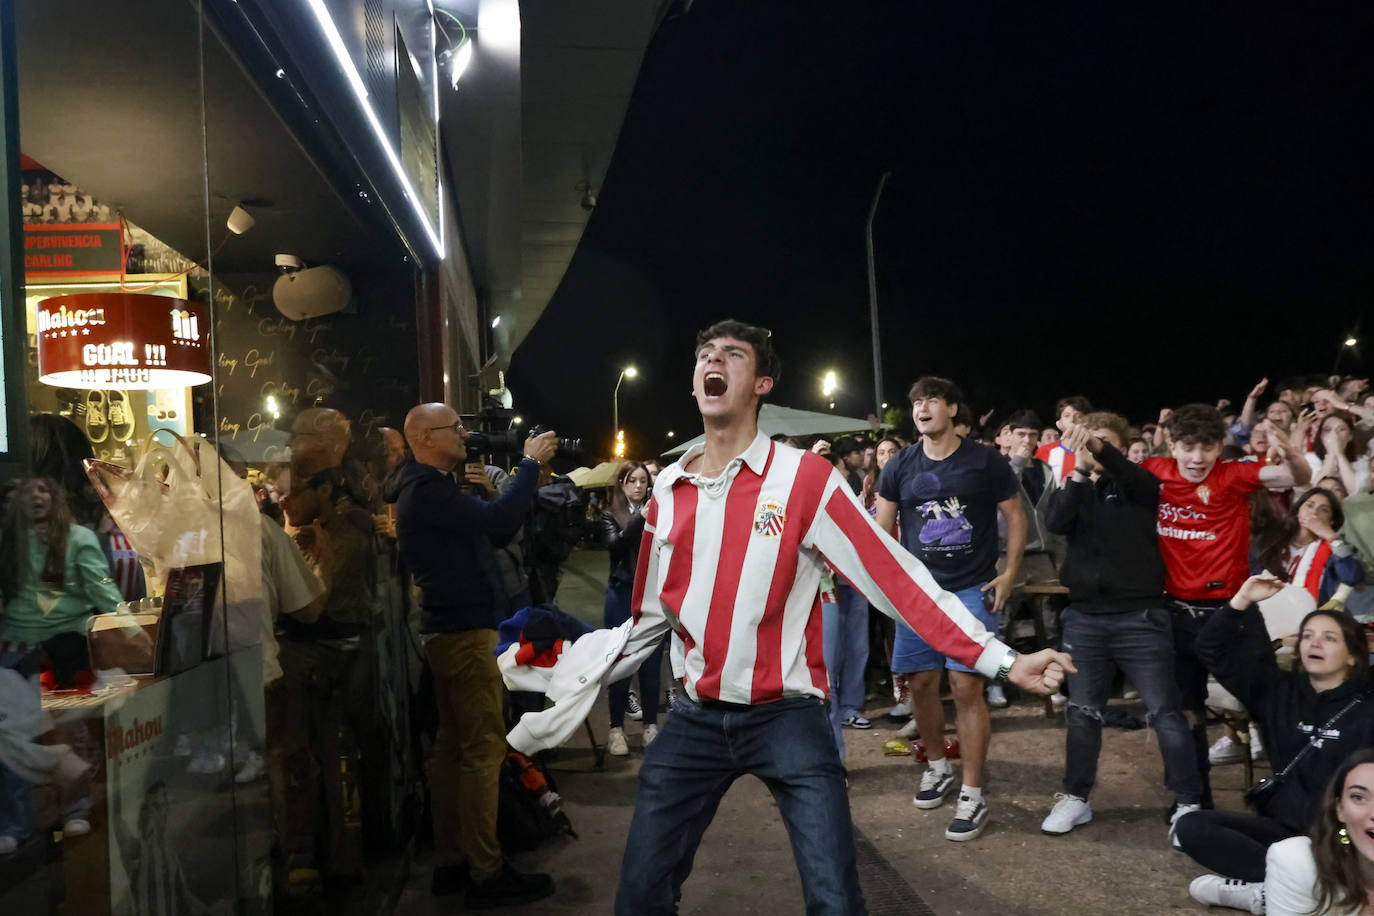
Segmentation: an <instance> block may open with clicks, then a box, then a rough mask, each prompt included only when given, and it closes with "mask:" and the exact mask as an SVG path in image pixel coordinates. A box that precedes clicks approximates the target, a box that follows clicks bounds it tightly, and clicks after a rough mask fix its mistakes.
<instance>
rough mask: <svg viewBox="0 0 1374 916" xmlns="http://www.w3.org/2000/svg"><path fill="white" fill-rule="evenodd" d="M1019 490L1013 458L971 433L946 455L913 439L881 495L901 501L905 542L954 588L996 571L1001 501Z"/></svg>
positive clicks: (888, 471)
mask: <svg viewBox="0 0 1374 916" xmlns="http://www.w3.org/2000/svg"><path fill="white" fill-rule="evenodd" d="M1016 493H1017V485H1016V476H1015V475H1014V474H1013V473H1012V470H1011V465H1010V464H1009V463H1008V462H1007V459H1006V458H1004V457H1003V456H1002V455H1001V454H1000V453H998V452H996V451H993V450H992V449H990V448H988V447H987V446H985V445H979V444H978V443H976V442H973V441H971V440H969V439H963V440H961V441H960V443H959V447H958V448H957V449H955V450H954V453H953V454H951V455H950V456H949V457H948V458H946V459H944V460H943V461H933V460H932V459H930V458H928V457H926V453H925V451H924V450H923V448H922V443H920V442H917V443H916V444H915V445H909V446H907V447H906V448H904V449H902V450H901V451H900V452H898V453H897V454H896V455H894V456H892V458H891V459H890V460H889V461H888V462H887V465H886V467H884V468H883V473H882V476H881V477H880V478H879V479H878V495H879V496H881V497H882V498H883V499H886V500H888V501H889V502H894V503H896V504H897V506H898V519H899V522H900V525H901V535H902V546H903V547H905V548H906V549H907V550H908V551H910V552H911V553H912V554H914V555H915V556H916V558H917V559H918V560H920V561H921V562H922V563H924V564H925V565H926V568H927V569H929V570H930V574H931V575H932V576H933V577H934V578H935V581H936V582H938V583H939V584H940V587H941V588H943V589H946V590H947V591H952V592H957V591H959V590H961V589H965V588H972V587H973V586H975V585H983V584H984V583H986V582H987V581H988V580H989V579H992V578H994V577H995V576H996V575H997V504H998V503H999V502H1002V501H1003V500H1005V499H1010V498H1011V497H1012V496H1015V495H1016Z"/></svg>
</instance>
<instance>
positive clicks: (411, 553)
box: [396, 404, 557, 908]
mask: <svg viewBox="0 0 1374 916" xmlns="http://www.w3.org/2000/svg"><path fill="white" fill-rule="evenodd" d="M405 434H406V441H407V442H408V443H410V450H411V452H412V453H413V454H414V456H415V460H414V461H412V462H408V463H407V464H404V465H402V466H401V467H400V468H398V471H399V474H398V479H397V481H396V533H397V536H398V537H399V538H400V542H401V552H402V554H403V555H404V557H405V562H406V567H407V568H408V569H410V571H411V574H412V575H413V576H414V577H415V584H416V585H418V586H419V587H420V592H421V600H420V603H421V614H422V622H421V626H420V632H421V634H422V638H423V639H424V643H425V656H426V658H427V659H428V661H429V666H430V669H431V671H432V672H433V674H434V696H435V702H436V703H437V704H438V708H439V733H438V735H437V737H436V738H435V742H434V753H433V757H432V759H431V761H430V774H429V782H430V790H431V792H432V794H433V807H434V845H435V849H436V857H435V861H436V866H435V869H434V882H433V885H432V890H433V892H434V893H435V894H439V895H443V894H448V893H456V892H457V891H460V890H463V889H464V888H467V887H469V885H470V887H471V889H470V890H469V892H468V905H469V906H474V907H483V908H485V907H488V906H502V905H508V904H519V903H528V902H530V901H533V900H539V899H540V898H543V897H547V896H548V895H549V894H552V893H553V880H552V879H551V878H549V876H548V875H524V874H520V873H518V872H516V871H514V870H513V869H512V868H511V867H510V866H509V865H506V864H505V863H504V861H503V860H502V858H501V845H500V843H499V842H498V841H497V839H496V813H497V797H498V792H499V785H500V775H501V763H502V761H504V760H505V757H506V739H505V731H506V728H505V722H504V721H503V719H502V710H501V673H500V671H499V669H498V668H497V666H496V655H495V652H494V650H495V648H496V627H497V625H498V624H499V623H500V622H501V620H502V619H504V618H505V617H506V616H507V615H508V614H509V613H510V612H511V610H512V609H511V607H510V600H509V598H508V596H507V595H506V593H505V588H504V586H503V585H502V581H501V574H500V570H499V568H498V567H497V564H496V559H495V557H494V555H493V552H492V544H493V543H495V544H501V543H504V542H505V541H508V540H509V539H510V538H511V536H512V535H514V534H515V532H516V530H517V529H518V528H519V527H520V525H521V524H522V523H523V522H524V520H525V516H526V513H527V512H528V511H529V508H530V503H531V501H532V500H533V498H534V489H535V485H536V483H537V482H538V479H539V466H540V465H542V464H543V463H544V462H545V461H547V460H548V459H549V458H551V457H552V456H553V453H554V449H555V447H556V445H557V437H556V434H555V433H552V432H548V433H544V434H543V435H541V436H536V437H533V438H531V439H527V440H526V441H525V455H524V458H523V459H521V461H520V468H519V470H518V471H517V472H516V475H515V480H514V482H513V483H512V484H511V485H510V487H509V488H508V489H507V490H506V491H505V492H504V493H503V494H501V496H500V497H499V498H497V499H495V500H492V501H491V502H486V501H484V500H481V499H478V498H477V497H475V496H470V495H468V494H466V493H464V492H463V491H462V489H461V488H460V487H459V486H458V484H457V482H456V481H455V480H454V478H453V470H454V468H456V467H457V466H458V464H459V463H460V462H462V461H463V460H464V459H465V458H467V446H466V445H465V441H466V439H467V431H466V430H465V429H464V428H463V423H462V421H461V420H459V418H458V414H457V413H456V412H455V411H454V410H453V408H451V407H449V406H447V405H445V404H421V405H420V406H418V407H414V408H412V409H411V411H410V413H409V414H407V415H406V423H405Z"/></svg>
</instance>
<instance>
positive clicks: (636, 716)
mask: <svg viewBox="0 0 1374 916" xmlns="http://www.w3.org/2000/svg"><path fill="white" fill-rule="evenodd" d="M625 718H627V719H630V720H632V721H635V722H638V721H639V720H640V719H642V718H644V708H643V707H641V706H640V705H639V695H638V694H636V693H635V692H634V691H633V690H631V691H630V695H629V696H628V697H626V698H625Z"/></svg>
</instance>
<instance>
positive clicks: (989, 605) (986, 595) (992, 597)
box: [983, 588, 997, 611]
mask: <svg viewBox="0 0 1374 916" xmlns="http://www.w3.org/2000/svg"><path fill="white" fill-rule="evenodd" d="M996 605H997V589H995V588H990V589H988V590H987V591H985V592H983V607H984V608H986V609H987V610H988V611H991V610H992V609H993V608H994V607H995V606H996Z"/></svg>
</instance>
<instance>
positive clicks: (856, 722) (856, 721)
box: [841, 712, 873, 728]
mask: <svg viewBox="0 0 1374 916" xmlns="http://www.w3.org/2000/svg"><path fill="white" fill-rule="evenodd" d="M841 724H842V725H846V726H848V727H849V728H872V727H873V723H872V722H870V721H868V720H867V719H865V718H864V717H863V716H861V715H859V714H858V713H857V712H856V713H854V714H853V715H851V716H849V717H848V718H847V719H845V720H844V722H842V723H841Z"/></svg>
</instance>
